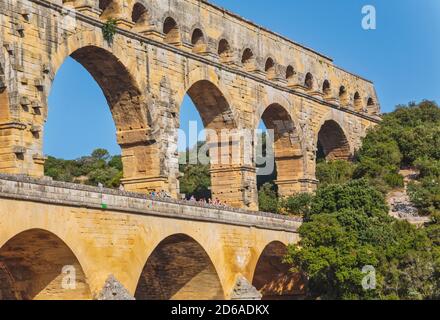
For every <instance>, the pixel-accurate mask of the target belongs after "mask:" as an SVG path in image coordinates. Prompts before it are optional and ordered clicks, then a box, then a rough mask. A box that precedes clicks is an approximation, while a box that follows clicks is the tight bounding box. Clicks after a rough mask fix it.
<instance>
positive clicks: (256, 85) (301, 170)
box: [0, 0, 380, 210]
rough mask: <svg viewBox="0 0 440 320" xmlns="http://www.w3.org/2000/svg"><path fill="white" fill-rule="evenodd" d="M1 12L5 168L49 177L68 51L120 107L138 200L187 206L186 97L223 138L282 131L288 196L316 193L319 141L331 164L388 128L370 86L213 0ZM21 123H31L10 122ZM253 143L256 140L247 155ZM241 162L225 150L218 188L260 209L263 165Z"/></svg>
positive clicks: (13, 0) (122, 140)
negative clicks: (53, 95) (47, 132)
mask: <svg viewBox="0 0 440 320" xmlns="http://www.w3.org/2000/svg"><path fill="white" fill-rule="evenodd" d="M0 4H1V8H2V10H1V11H0V12H1V13H0V24H1V26H2V29H1V30H2V31H1V33H0V48H1V50H0V82H1V83H0V145H1V148H0V172H5V173H13V174H27V175H31V176H42V175H43V172H44V171H43V167H44V161H42V157H41V155H42V154H43V152H42V141H43V134H44V130H41V131H38V133H36V132H35V131H34V129H33V128H43V127H44V123H45V121H46V118H47V113H48V108H47V104H48V101H47V99H48V95H49V93H50V90H51V87H52V83H53V80H54V77H55V76H56V73H57V71H58V70H59V68H60V67H61V65H62V63H63V62H64V60H65V59H66V58H67V57H68V56H71V57H73V58H74V59H75V60H77V61H78V62H79V63H81V64H82V65H83V66H84V67H85V68H86V69H87V70H88V71H89V72H90V73H91V75H92V76H93V77H94V78H95V80H96V81H97V83H98V85H99V86H100V87H101V88H102V90H103V92H104V94H105V96H106V98H107V101H108V105H109V107H110V110H111V112H112V114H113V118H114V122H115V125H116V128H117V141H118V143H119V144H120V145H121V149H122V160H123V166H124V180H123V183H124V184H125V187H126V189H127V190H130V191H136V192H144V193H146V192H151V191H160V190H166V191H168V192H169V193H170V194H171V195H172V196H173V197H175V198H177V197H178V195H179V182H178V179H179V176H180V174H179V166H178V160H177V158H178V155H177V129H178V127H179V121H178V119H179V112H180V105H181V103H182V101H183V98H184V96H185V94H188V95H189V96H190V97H191V98H192V100H193V101H194V103H195V105H196V107H197V108H198V110H199V112H200V115H201V118H202V119H203V122H204V125H205V127H206V128H207V129H211V130H213V131H214V132H217V133H219V132H220V131H221V130H222V129H248V130H254V129H256V128H258V125H259V122H260V120H261V119H263V120H264V121H265V122H266V124H267V126H268V128H269V129H274V130H275V133H276V140H275V153H276V158H277V159H276V162H277V167H278V180H279V181H278V185H279V189H280V193H281V194H282V195H291V194H292V193H296V192H306V191H311V190H314V189H315V187H316V178H315V158H316V149H317V143H318V140H322V141H321V143H322V144H323V145H324V149H325V150H326V153H327V154H328V156H329V158H331V159H335V158H338V159H340V158H348V157H349V156H350V155H351V154H353V152H354V150H355V149H356V148H358V147H359V145H360V142H361V138H362V136H364V135H365V133H366V130H367V129H368V128H369V127H371V126H373V125H375V124H376V123H377V122H378V121H379V118H378V117H377V115H378V114H379V112H380V107H379V104H378V99H377V96H376V93H375V89H374V86H373V84H372V83H371V82H370V81H368V80H365V79H363V78H361V77H359V76H356V75H353V74H351V73H349V72H346V71H344V70H342V69H341V68H339V67H337V66H335V65H334V64H333V61H332V59H330V58H329V57H327V56H325V55H323V54H320V53H318V52H316V51H313V50H311V49H308V48H306V47H304V46H301V45H299V44H297V43H295V42H293V41H290V40H288V39H286V38H284V37H282V36H280V35H277V34H274V33H272V32H271V31H269V30H266V29H264V28H261V27H259V26H257V25H255V24H253V23H251V22H249V21H246V20H244V19H243V18H241V17H239V16H237V15H235V14H233V13H230V12H228V11H225V10H223V9H220V8H218V7H216V6H214V5H212V4H210V3H208V2H206V1H200V0H176V1H173V2H172V3H168V2H167V1H163V0H152V1H143V0H142V1H138V0H112V1H98V0H1V2H0ZM183 13H185V14H183ZM109 18H114V19H116V20H117V24H118V29H117V31H116V34H115V36H114V38H113V41H111V42H108V41H107V40H105V39H104V38H103V35H102V31H101V27H102V23H103V22H106V21H107V19H109ZM257 43H258V46H257V45H256V44H257ZM23 79H25V81H24V82H23ZM73 89H74V88H73ZM34 106H38V108H35V107H34ZM17 121H19V122H20V123H22V124H24V126H20V127H11V126H9V125H8V124H10V123H14V122H17ZM329 124H330V125H329ZM323 126H325V127H326V128H324V129H323V130H324V131H322V134H320V132H321V128H322V127H323ZM218 142H219V143H226V144H228V142H226V138H221V139H219V141H218ZM15 147H22V148H24V149H26V152H23V153H19V154H17V153H15V152H14V150H13V149H14V148H15ZM253 147H254V144H253V143H252V141H250V142H247V143H245V144H243V145H241V146H240V148H239V150H240V151H243V150H252V148H253ZM217 149H219V148H218V146H217V147H212V148H211V150H210V152H211V154H214V153H215V151H218V150H217ZM237 153H238V152H232V151H230V150H228V151H225V152H223V151H221V152H219V154H221V155H222V156H224V157H225V158H226V160H227V161H226V163H221V165H214V164H213V166H212V177H211V179H212V192H213V195H214V197H216V198H219V199H220V200H222V201H224V202H226V203H228V204H229V205H232V206H234V207H241V208H247V209H253V210H256V209H257V203H258V199H257V196H258V195H257V190H256V170H255V167H256V164H255V163H254V159H252V157H250V161H245V159H241V158H239V160H238V161H235V162H233V161H232V160H233V157H234V156H235V155H236V154H237ZM35 155H37V157H35Z"/></svg>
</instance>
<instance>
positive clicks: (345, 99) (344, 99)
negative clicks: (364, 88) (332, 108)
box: [339, 86, 348, 106]
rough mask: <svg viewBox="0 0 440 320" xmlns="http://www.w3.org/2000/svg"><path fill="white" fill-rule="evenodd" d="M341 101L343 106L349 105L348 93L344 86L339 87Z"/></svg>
mask: <svg viewBox="0 0 440 320" xmlns="http://www.w3.org/2000/svg"><path fill="white" fill-rule="evenodd" d="M339 102H340V104H341V106H346V105H348V93H347V89H346V88H345V87H344V86H341V87H339Z"/></svg>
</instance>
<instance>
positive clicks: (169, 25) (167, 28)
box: [163, 17, 181, 45]
mask: <svg viewBox="0 0 440 320" xmlns="http://www.w3.org/2000/svg"><path fill="white" fill-rule="evenodd" d="M163 34H164V35H165V38H164V41H165V42H166V43H168V44H173V45H178V44H180V42H181V38H180V30H179V26H178V25H177V22H176V20H174V19H173V18H171V17H168V18H166V19H165V21H164V23H163Z"/></svg>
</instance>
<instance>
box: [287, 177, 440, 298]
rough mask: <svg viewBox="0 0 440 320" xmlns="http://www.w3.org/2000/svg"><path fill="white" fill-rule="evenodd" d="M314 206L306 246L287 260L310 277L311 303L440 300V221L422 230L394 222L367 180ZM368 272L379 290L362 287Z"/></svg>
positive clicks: (323, 194)
mask: <svg viewBox="0 0 440 320" xmlns="http://www.w3.org/2000/svg"><path fill="white" fill-rule="evenodd" d="M311 203H312V205H311V210H310V215H309V216H308V219H307V221H306V222H305V223H304V224H303V225H302V226H301V228H300V230H299V232H300V236H301V242H300V245H299V246H297V245H292V246H290V247H289V253H288V255H287V257H286V262H287V263H289V264H291V265H292V266H293V269H294V271H301V272H303V273H304V274H305V275H306V276H307V277H308V279H309V283H308V286H309V288H308V289H309V290H308V292H309V294H310V297H311V298H317V297H320V298H323V299H395V298H399V299H437V298H440V296H439V294H440V292H439V278H438V275H439V273H438V272H439V270H440V269H439V266H440V264H439V262H440V260H439V259H440V255H439V250H438V239H439V226H438V221H435V222H434V221H433V224H432V225H431V226H430V227H429V229H417V228H415V227H414V226H411V225H410V224H409V223H407V222H402V221H398V220H395V219H393V218H391V217H390V216H389V215H388V208H387V205H386V203H385V200H384V198H383V196H382V195H381V193H380V192H379V191H377V190H375V189H374V188H373V187H372V186H370V185H369V184H368V182H367V181H366V180H359V181H352V182H348V183H346V184H343V185H331V186H327V187H323V188H322V189H320V190H319V191H318V192H317V194H316V196H315V197H314V198H313V199H312V201H311ZM364 266H373V267H374V268H375V270H376V279H377V286H376V289H374V290H365V289H364V288H363V286H362V280H363V278H364V277H365V274H364V273H362V269H363V267H364Z"/></svg>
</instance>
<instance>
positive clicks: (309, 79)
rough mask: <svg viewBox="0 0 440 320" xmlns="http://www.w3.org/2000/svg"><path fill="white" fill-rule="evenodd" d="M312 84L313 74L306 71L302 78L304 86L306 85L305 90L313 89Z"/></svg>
mask: <svg viewBox="0 0 440 320" xmlns="http://www.w3.org/2000/svg"><path fill="white" fill-rule="evenodd" d="M313 85H314V79H313V75H312V74H311V73H310V72H308V73H307V74H306V78H305V80H304V86H305V87H306V89H307V90H313Z"/></svg>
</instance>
